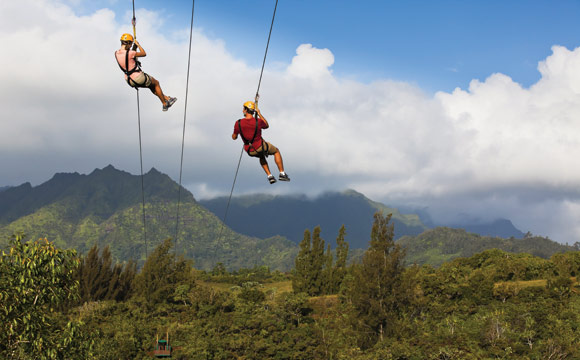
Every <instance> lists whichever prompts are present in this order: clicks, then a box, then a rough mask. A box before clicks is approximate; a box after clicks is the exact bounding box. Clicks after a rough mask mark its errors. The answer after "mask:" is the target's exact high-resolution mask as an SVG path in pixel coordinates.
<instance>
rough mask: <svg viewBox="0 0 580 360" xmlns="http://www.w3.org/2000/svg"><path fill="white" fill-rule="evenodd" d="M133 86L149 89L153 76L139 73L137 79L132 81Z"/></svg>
mask: <svg viewBox="0 0 580 360" xmlns="http://www.w3.org/2000/svg"><path fill="white" fill-rule="evenodd" d="M131 86H133V87H149V86H151V76H149V75H147V74H145V73H144V72H141V73H139V75H138V76H137V78H136V79H134V80H133V79H131Z"/></svg>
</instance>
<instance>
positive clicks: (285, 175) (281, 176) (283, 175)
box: [278, 174, 290, 181]
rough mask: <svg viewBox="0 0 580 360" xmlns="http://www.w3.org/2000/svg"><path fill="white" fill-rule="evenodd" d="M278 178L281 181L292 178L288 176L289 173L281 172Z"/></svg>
mask: <svg viewBox="0 0 580 360" xmlns="http://www.w3.org/2000/svg"><path fill="white" fill-rule="evenodd" d="M278 180H280V181H290V178H289V177H288V174H280V175H279V176H278Z"/></svg>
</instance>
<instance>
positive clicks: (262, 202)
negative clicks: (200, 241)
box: [199, 190, 427, 249]
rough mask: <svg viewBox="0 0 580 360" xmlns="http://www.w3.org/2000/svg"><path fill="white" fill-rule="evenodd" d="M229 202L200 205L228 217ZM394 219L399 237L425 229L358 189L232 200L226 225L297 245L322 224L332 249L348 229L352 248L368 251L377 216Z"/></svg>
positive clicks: (223, 199)
mask: <svg viewBox="0 0 580 360" xmlns="http://www.w3.org/2000/svg"><path fill="white" fill-rule="evenodd" d="M227 200H228V199H227V197H220V198H215V199H211V200H200V202H199V203H200V204H201V205H203V206H205V207H206V208H208V209H209V210H210V211H212V212H213V213H214V214H219V215H221V214H224V211H225V208H226V205H227ZM377 210H379V211H383V212H384V213H385V214H393V216H392V223H393V224H394V226H395V235H396V238H399V237H401V236H404V235H417V234H420V233H422V232H423V231H425V230H426V229H427V226H425V225H424V224H423V223H422V222H421V220H420V219H419V216H417V215H414V214H408V215H405V214H401V213H400V212H399V211H398V210H397V209H395V208H390V207H387V206H385V205H383V204H381V203H378V202H375V201H372V200H369V199H368V198H366V197H365V196H364V195H363V194H360V193H358V192H356V191H354V190H347V191H344V192H341V193H339V192H329V193H325V194H322V195H321V196H318V197H316V198H314V199H309V198H307V197H306V196H304V195H302V196H274V195H260V194H254V195H245V196H237V197H233V198H232V200H231V202H230V207H229V210H228V218H227V225H228V226H230V227H231V228H232V229H234V230H235V231H237V232H239V233H242V234H246V235H249V236H256V237H261V238H265V237H270V236H275V235H280V236H284V237H286V238H288V239H290V240H292V241H293V242H294V243H296V244H297V243H299V242H300V241H301V240H302V238H303V235H304V230H305V229H313V228H314V227H315V226H318V225H320V227H321V229H322V232H321V234H322V237H323V238H324V239H326V240H327V241H330V242H331V243H333V244H334V239H335V238H336V236H337V233H338V229H340V227H341V226H342V225H343V224H344V225H345V227H346V231H347V241H348V242H349V244H350V247H351V249H366V248H367V246H368V242H369V239H370V233H371V226H372V222H373V214H374V213H375V212H376V211H377Z"/></svg>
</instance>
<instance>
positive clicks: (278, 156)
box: [274, 151, 284, 173]
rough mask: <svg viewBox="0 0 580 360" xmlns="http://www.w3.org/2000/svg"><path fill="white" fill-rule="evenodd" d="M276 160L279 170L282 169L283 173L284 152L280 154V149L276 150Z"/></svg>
mask: <svg viewBox="0 0 580 360" xmlns="http://www.w3.org/2000/svg"><path fill="white" fill-rule="evenodd" d="M274 161H275V162H276V165H277V166H278V170H280V172H281V173H283V172H284V163H283V162H282V154H280V151H276V153H275V154H274Z"/></svg>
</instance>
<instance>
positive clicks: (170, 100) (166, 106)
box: [163, 97, 177, 111]
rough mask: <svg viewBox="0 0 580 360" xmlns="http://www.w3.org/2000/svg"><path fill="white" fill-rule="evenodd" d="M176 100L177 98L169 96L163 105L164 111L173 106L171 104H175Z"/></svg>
mask: <svg viewBox="0 0 580 360" xmlns="http://www.w3.org/2000/svg"><path fill="white" fill-rule="evenodd" d="M176 101H177V98H174V97H169V100H167V101H166V102H165V104H164V105H163V111H167V109H169V108H170V107H171V105H173V104H175V102H176Z"/></svg>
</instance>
